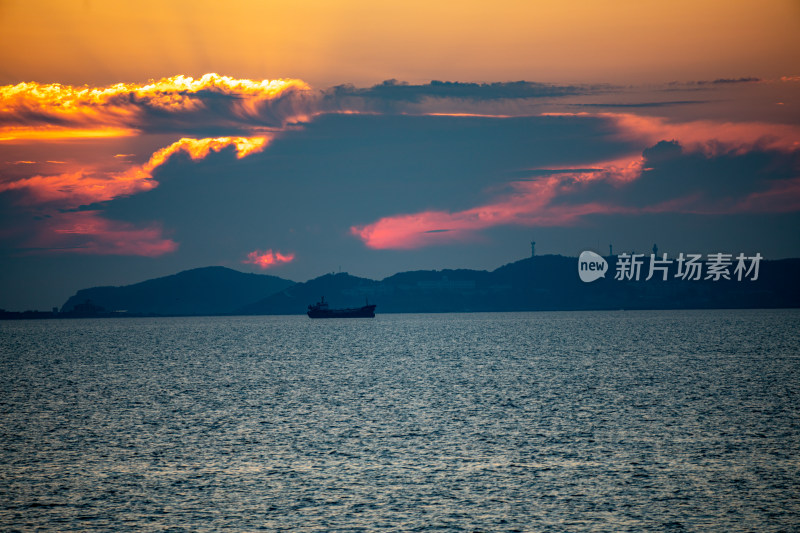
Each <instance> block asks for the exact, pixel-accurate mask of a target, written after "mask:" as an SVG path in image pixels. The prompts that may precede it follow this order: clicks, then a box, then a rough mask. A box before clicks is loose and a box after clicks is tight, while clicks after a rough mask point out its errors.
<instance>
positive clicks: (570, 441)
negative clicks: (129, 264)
mask: <svg viewBox="0 0 800 533" xmlns="http://www.w3.org/2000/svg"><path fill="white" fill-rule="evenodd" d="M0 450H1V451H0V530H2V531H30V530H52V531H111V530H113V531H125V530H147V531H226V530H227V531H257V530H264V531H293V532H294V531H404V532H405V531H468V532H472V531H553V532H561V531H613V532H619V531H631V532H633V531H636V532H638V531H726V532H727V531H757V532H770V531H798V530H800V310H746V311H642V312H629V311H625V312H564V313H508V314H503V313H497V314H441V315H379V316H378V317H376V318H375V319H371V320H370V319H351V320H346V319H344V320H343V319H337V320H310V319H308V318H306V317H305V316H291V317H289V316H283V317H209V318H159V319H145V318H142V319H98V320H91V319H86V320H54V321H49V320H40V321H20V322H13V321H9V322H2V323H0Z"/></svg>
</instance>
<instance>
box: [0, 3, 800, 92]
mask: <svg viewBox="0 0 800 533" xmlns="http://www.w3.org/2000/svg"><path fill="white" fill-rule="evenodd" d="M798 33H800V3H798V2H796V1H795V0H772V1H769V2H752V1H741V0H736V1H730V0H729V1H717V0H712V1H703V2H696V1H686V0H677V1H670V2H651V1H641V0H621V1H615V2H596V1H593V0H573V1H565V2H519V1H513V2H512V1H507V0H499V1H495V2H485V1H482V0H481V1H475V0H464V1H460V2H429V1H425V2H423V1H418V0H409V1H404V2H374V1H367V0H344V1H341V2H329V1H324V2H323V1H314V0H309V1H305V2H271V1H244V0H238V1H236V0H234V1H230V2H217V1H206V0H191V1H189V0H175V1H170V2H162V1H154V0H137V1H135V2H134V1H115V2H105V1H97V0H94V1H92V0H87V1H85V2H63V1H22V0H4V1H3V2H2V3H1V4H0V50H3V56H4V57H3V60H2V61H1V62H0V64H1V66H0V83H3V84H16V83H18V82H21V81H38V82H60V83H71V84H83V83H90V84H111V83H115V82H118V81H137V82H142V81H146V80H147V79H152V78H156V79H157V78H161V77H168V76H172V75H174V74H175V73H176V72H182V73H186V74H187V75H192V76H199V75H202V74H203V73H205V72H224V73H226V74H229V75H232V76H236V77H240V78H251V79H264V78H300V79H303V80H305V81H307V82H309V83H311V84H312V85H313V86H315V87H325V86H330V85H334V84H339V83H355V84H360V85H367V84H371V83H375V82H378V81H381V80H384V79H388V78H397V79H402V80H406V81H411V82H419V81H427V80H430V79H450V80H460V81H486V80H512V79H513V80H516V79H527V80H536V81H547V82H554V81H559V82H612V83H619V82H643V81H653V82H664V81H670V80H676V79H678V80H687V79H708V78H709V77H711V78H712V79H713V78H715V77H732V76H743V75H750V76H759V77H766V78H775V77H780V76H784V75H796V74H797V72H796V70H797V67H796V65H798V64H800V39H797V35H798Z"/></svg>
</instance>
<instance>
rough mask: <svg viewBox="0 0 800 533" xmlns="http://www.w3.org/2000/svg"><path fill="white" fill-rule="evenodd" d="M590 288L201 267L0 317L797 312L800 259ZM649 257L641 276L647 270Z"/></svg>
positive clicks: (503, 274) (437, 273)
mask: <svg viewBox="0 0 800 533" xmlns="http://www.w3.org/2000/svg"><path fill="white" fill-rule="evenodd" d="M606 259H608V260H609V264H610V265H611V269H612V270H610V271H609V272H608V274H607V275H606V276H605V277H603V278H600V279H598V280H596V281H594V282H592V283H584V282H582V281H581V280H580V279H579V277H578V271H577V268H578V266H577V265H578V258H576V257H567V256H561V255H541V256H533V257H529V258H526V259H522V260H519V261H516V262H513V263H509V264H506V265H503V266H501V267H499V268H497V269H495V270H493V271H486V270H467V269H459V270H418V271H411V272H400V273H397V274H394V275H393V276H389V277H387V278H385V279H383V280H380V281H378V280H372V279H368V278H361V277H357V276H351V275H350V274H347V273H339V274H325V275H323V276H320V277H318V278H315V279H311V280H309V281H306V282H304V283H295V282H292V281H289V280H286V279H282V278H279V277H276V276H270V275H265V274H246V273H243V272H238V271H236V270H232V269H229V268H225V267H219V266H217V267H206V268H197V269H193V270H187V271H183V272H180V273H178V274H175V275H172V276H166V277H163V278H157V279H152V280H148V281H144V282H141V283H136V284H133V285H127V286H122V287H93V288H88V289H82V290H80V291H78V292H77V293H76V294H75V295H74V296H72V297H70V298H69V299H68V300H67V301H66V302H65V303H64V305H63V306H62V307H61V308H60V309H53V311H50V312H47V311H26V312H21V313H18V312H17V313H15V312H9V311H1V310H0V318H3V319H14V318H81V317H104V316H108V317H111V316H114V317H120V316H201V315H283V314H289V315H292V314H297V315H300V314H305V313H306V311H307V307H308V304H310V303H313V302H316V301H318V300H319V298H320V297H321V296H325V298H326V300H327V301H329V302H331V304H332V305H335V306H336V307H358V306H362V305H364V302H365V301H366V300H367V299H368V300H369V302H370V303H375V304H377V305H378V308H377V313H378V314H384V313H449V312H487V311H488V312H491V311H577V310H617V309H713V308H784V307H800V279H798V274H800V259H781V260H763V261H761V265H760V274H759V277H758V279H757V280H755V281H751V280H749V279H745V280H742V281H737V280H736V279H735V277H734V278H733V279H731V280H726V279H720V280H719V281H712V280H706V279H701V280H697V281H689V280H683V279H676V278H675V277H674V266H673V267H672V268H673V270H671V271H670V272H669V276H668V280H667V281H661V278H660V277H656V278H654V279H651V280H648V281H645V280H644V277H645V276H642V277H641V279H640V280H638V281H636V280H624V281H621V280H617V279H614V272H613V264H614V260H615V259H616V256H606ZM648 264H649V256H648V257H645V265H644V268H643V272H645V273H646V272H647V265H648Z"/></svg>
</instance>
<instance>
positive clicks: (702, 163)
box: [0, 0, 800, 310]
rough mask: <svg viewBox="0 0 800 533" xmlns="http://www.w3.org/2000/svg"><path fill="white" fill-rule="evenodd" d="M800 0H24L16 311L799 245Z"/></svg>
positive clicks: (798, 248)
mask: <svg viewBox="0 0 800 533" xmlns="http://www.w3.org/2000/svg"><path fill="white" fill-rule="evenodd" d="M799 34H800V3H798V2H796V1H781V0H774V1H769V2H763V3H761V4H760V5H757V4H755V3H753V2H743V1H734V2H731V1H727V2H716V1H708V2H683V1H671V2H660V1H644V2H643V1H641V0H638V1H635V2H634V1H630V2H628V1H619V2H612V3H601V2H594V1H566V2H552V3H551V2H508V1H497V2H469V1H462V2H438V3H435V2H414V1H410V2H408V1H407V2H402V3H391V2H363V1H343V2H314V1H307V2H302V3H296V2H247V1H233V2H226V3H220V2H210V1H209V2H205V1H191V2H188V1H172V2H150V1H142V0H138V1H136V2H127V1H121V2H93V1H84V2H60V1H59V2H46V1H36V0H34V1H25V2H22V1H15V0H4V1H2V2H0V54H2V55H1V56H0V273H2V274H1V277H0V308H5V309H9V310H26V309H50V308H51V307H54V306H61V304H63V302H64V301H65V300H66V299H67V298H68V297H69V296H71V295H72V294H74V293H75V291H77V290H79V289H82V288H86V287H91V286H99V285H125V284H130V283H135V282H139V281H143V280H146V279H151V278H153V277H158V276H164V275H169V274H174V273H177V272H179V271H181V270H186V269H190V268H197V267H204V266H211V265H223V266H227V267H230V268H234V269H237V270H240V271H243V272H258V273H267V274H272V275H276V276H280V277H284V278H287V279H291V280H295V281H305V280H308V279H311V278H314V277H316V276H319V275H322V274H325V273H328V272H334V271H339V270H341V271H346V272H349V273H351V274H353V275H358V276H364V277H370V278H373V279H381V278H383V277H386V276H389V275H391V274H393V273H395V272H398V271H404V270H419V269H445V268H474V269H490V270H491V269H494V268H497V267H499V266H501V265H503V264H505V263H508V262H511V261H515V260H518V259H521V258H523V257H527V256H528V255H529V254H530V241H532V240H535V241H536V250H537V253H541V254H545V253H554V254H563V255H575V256H577V255H578V254H579V253H580V252H581V251H583V250H587V249H589V250H595V251H598V252H601V253H607V252H608V247H609V245H613V247H614V251H615V252H622V251H638V252H648V253H649V251H650V249H651V247H652V246H653V244H658V247H659V250H660V251H661V252H664V253H669V254H674V255H677V254H678V253H680V252H684V253H716V252H724V253H732V254H738V253H740V252H744V253H748V254H753V253H756V252H758V253H761V254H762V256H764V257H766V258H769V259H778V258H784V257H800V237H798V231H797V228H798V227H800V225H799V224H798V222H800V68H798V65H800V39H798V38H797V35H799Z"/></svg>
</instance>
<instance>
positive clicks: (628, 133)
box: [546, 113, 800, 157]
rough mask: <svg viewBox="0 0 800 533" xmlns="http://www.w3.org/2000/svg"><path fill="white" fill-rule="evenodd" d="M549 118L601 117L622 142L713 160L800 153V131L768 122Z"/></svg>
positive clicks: (613, 115) (606, 115) (616, 116)
mask: <svg viewBox="0 0 800 533" xmlns="http://www.w3.org/2000/svg"><path fill="white" fill-rule="evenodd" d="M546 115H559V116H574V117H581V116H585V117H600V118H604V119H606V120H609V121H610V122H611V123H612V124H613V126H614V127H615V129H616V134H617V136H619V137H620V138H623V139H625V140H628V141H634V142H636V141H638V142H640V143H641V144H642V146H643V147H645V146H652V145H654V144H656V143H658V142H659V141H677V142H679V143H680V144H681V146H682V147H683V148H684V149H685V150H687V151H692V152H701V153H703V154H705V155H706V156H708V157H710V156H714V155H718V154H720V153H724V152H733V153H736V154H743V153H746V152H749V151H751V150H754V149H760V150H778V151H782V152H793V151H796V150H798V149H800V127H798V126H794V125H789V124H771V123H766V122H720V121H714V120H695V121H689V122H670V121H669V120H667V119H665V118H661V117H651V116H644V115H635V114H632V113H546Z"/></svg>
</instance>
